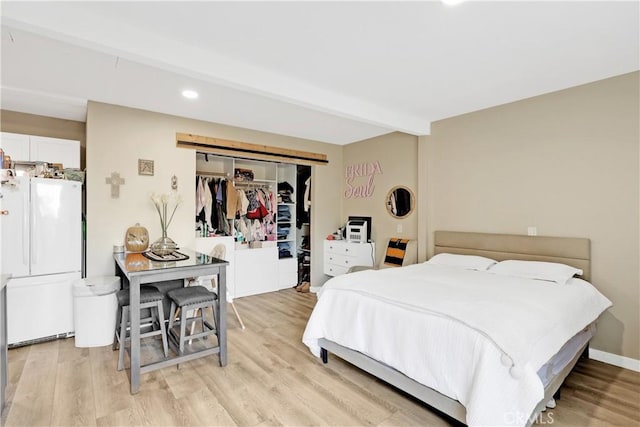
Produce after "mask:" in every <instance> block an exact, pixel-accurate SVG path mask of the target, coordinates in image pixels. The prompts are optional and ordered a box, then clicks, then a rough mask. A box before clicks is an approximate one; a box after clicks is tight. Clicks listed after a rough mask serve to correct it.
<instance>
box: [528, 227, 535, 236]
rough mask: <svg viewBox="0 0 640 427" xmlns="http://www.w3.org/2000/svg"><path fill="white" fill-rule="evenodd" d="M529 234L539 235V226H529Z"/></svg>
mask: <svg viewBox="0 0 640 427" xmlns="http://www.w3.org/2000/svg"><path fill="white" fill-rule="evenodd" d="M527 235H528V236H537V235H538V227H527Z"/></svg>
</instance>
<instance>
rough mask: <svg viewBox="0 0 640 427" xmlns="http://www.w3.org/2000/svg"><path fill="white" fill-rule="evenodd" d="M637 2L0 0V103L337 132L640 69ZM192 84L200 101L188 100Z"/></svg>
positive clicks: (328, 137)
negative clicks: (115, 109) (94, 104)
mask: <svg viewBox="0 0 640 427" xmlns="http://www.w3.org/2000/svg"><path fill="white" fill-rule="evenodd" d="M639 6H640V2H638V1H623V2H612V1H602V2H594V1H568V2H557V1H536V2H517V1H515V2H506V1H503V2H495V1H494V2H482V1H470V2H467V3H463V4H460V5H457V6H454V7H450V6H446V5H443V4H442V3H440V2H439V1H421V2H418V1H411V2H397V1H386V2H385V1H378V2H364V1H355V2H309V1H298V2H268V1H261V2H238V1H236V2H211V1H210V2H202V1H200V2H177V1H175V2H151V1H142V2H121V1H116V2H92V1H91V2H77V1H76V2H13V1H2V2H1V4H0V7H1V8H2V9H1V13H2V74H1V86H2V93H1V94H2V99H1V103H2V108H3V109H7V110H14V111H21V112H29V113H34V114H41V115H46V116H52V117H60V118H67V119H73V120H84V119H85V117H86V102H87V100H95V101H99V102H106V103H111V104H118V105H125V106H130V107H135V108H142V109H146V110H151V111H157V112H162V113H167V114H173V115H178V116H184V117H189V118H194V119H200V120H206V121H210V122H217V123H224V124H229V125H233V126H240V127H244V128H249V129H257V130H262V131H266V132H273V133H278V134H283V135H290V136H295V137H300V138H308V139H314V140H319V141H325V142H329V143H334V144H347V143H350V142H354V141H359V140H362V139H366V138H370V137H374V136H377V135H382V134H386V133H389V132H392V131H402V132H407V133H410V134H414V135H423V134H428V133H429V132H430V123H431V122H432V121H435V120H439V119H443V118H446V117H452V116H456V115H459V114H463V113H467V112H470V111H476V110H480V109H483V108H487V107H491V106H494V105H500V104H504V103H508V102H512V101H516V100H519V99H523V98H528V97H531V96H536V95H540V94H543V93H548V92H552V91H556V90H560V89H564V88H567V87H571V86H576V85H580V84H584V83H588V82H592V81H596V80H600V79H603V78H607V77H611V76H615V75H619V74H624V73H627V72H631V71H635V70H638V69H640V42H639V40H640V25H639V21H640V7H639ZM186 88H190V89H195V90H196V91H198V92H199V93H200V97H199V99H197V100H187V99H184V98H183V97H182V96H181V95H180V92H181V91H182V90H183V89H186Z"/></svg>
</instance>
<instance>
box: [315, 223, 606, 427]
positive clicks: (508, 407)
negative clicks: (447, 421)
mask: <svg viewBox="0 0 640 427" xmlns="http://www.w3.org/2000/svg"><path fill="white" fill-rule="evenodd" d="M469 234H470V233H450V232H446V234H444V237H443V235H442V234H440V236H437V243H441V242H442V241H443V240H444V241H445V243H448V244H450V243H451V237H452V236H453V237H455V238H454V239H453V240H454V241H455V240H456V238H459V237H463V239H462V240H463V241H465V242H467V241H468V237H469ZM438 237H439V239H438ZM471 237H473V239H471V240H472V241H473V244H472V246H475V248H463V249H461V248H452V247H451V246H447V245H438V247H447V248H448V249H451V250H448V251H447V252H457V253H465V254H472V255H477V254H479V253H478V252H474V251H476V250H480V251H482V255H483V256H490V257H491V258H493V259H497V260H502V259H505V258H506V259H511V258H520V259H522V258H525V259H538V260H539V259H542V260H544V261H556V262H558V261H559V259H558V258H557V256H556V255H551V256H550V255H549V250H551V253H552V254H553V253H555V252H554V251H556V250H557V248H558V247H562V246H563V244H564V243H566V241H564V240H563V239H562V238H553V239H560V244H559V243H558V241H557V240H554V241H547V242H543V243H544V244H542V247H543V248H544V249H541V248H540V247H538V246H540V240H535V239H534V240H533V241H534V242H535V243H534V244H533V247H534V249H533V250H532V251H529V250H528V249H524V250H525V252H527V251H529V252H534V253H525V254H520V253H519V252H522V251H523V249H522V247H523V246H522V240H520V239H516V241H517V247H518V251H519V252H518V253H516V252H513V251H512V249H513V248H510V247H509V250H507V251H493V250H491V248H492V247H493V246H492V245H491V244H490V245H489V246H488V247H489V250H488V249H487V245H486V242H487V241H491V240H492V239H494V238H495V235H482V236H479V235H478V234H473V235H472V236H471ZM479 237H481V238H480V240H479V241H478V242H481V243H478V242H476V241H475V239H477V238H479ZM512 237H513V236H507V237H506V238H504V236H501V237H500V238H497V240H495V241H496V242H500V243H499V245H498V246H497V247H499V248H502V247H503V245H504V242H505V241H506V242H511V243H513V242H514V240H512ZM517 237H518V238H520V237H525V240H524V241H532V239H531V238H529V237H528V236H517ZM543 239H548V238H543ZM580 240H581V242H580V243H582V244H583V243H584V242H583V241H584V240H585V239H580ZM511 243H509V245H510V244H511ZM465 244H466V243H465ZM587 245H588V240H587ZM456 246H459V244H457V243H456ZM478 246H480V249H478V248H477V247H478ZM524 246H525V247H529V246H530V245H524ZM570 246H571V245H570ZM579 246H582V245H579ZM550 247H551V249H550ZM553 248H556V249H553ZM444 251H445V250H439V249H436V252H444ZM571 251H572V252H573V249H571ZM537 252H540V253H537ZM539 256H541V257H542V258H536V257H539ZM560 258H561V259H562V261H563V262H564V263H566V264H569V265H576V266H579V268H582V269H584V270H586V272H587V274H588V267H589V264H588V257H587V260H586V261H587V262H586V264H585V262H584V259H583V258H582V257H581V258H580V261H579V262H577V263H572V262H571V261H569V262H567V259H565V257H560ZM569 259H570V258H569ZM608 306H610V301H608V300H607V299H606V298H604V297H603V296H602V295H601V294H600V293H599V292H597V291H596V290H595V288H594V287H593V286H591V285H590V284H589V283H588V282H585V281H583V280H581V279H571V280H569V281H568V282H567V283H566V284H564V285H558V284H557V283H552V282H545V281H541V280H532V279H524V278H513V277H507V276H501V275H495V274H490V273H487V272H485V271H474V270H466V269H460V268H456V267H451V266H442V265H433V264H429V263H425V264H419V265H413V266H408V267H403V268H396V269H386V270H380V271H372V270H369V271H363V272H358V273H352V274H348V275H343V276H338V277H336V278H334V279H331V280H330V281H328V282H327V283H326V284H325V285H324V286H323V288H322V290H321V292H320V293H319V300H318V303H317V305H316V307H315V309H314V311H313V313H312V315H311V317H310V319H309V323H308V325H307V328H306V330H305V334H304V337H303V341H304V343H305V344H306V345H307V346H309V348H310V350H311V351H312V352H313V353H314V354H315V355H316V356H320V355H321V353H322V352H323V350H328V351H331V352H332V353H335V354H337V355H338V356H340V357H342V358H344V359H345V360H347V361H349V362H351V363H354V364H356V365H357V366H359V367H361V368H363V369H365V370H367V371H369V372H371V373H373V374H374V375H376V376H378V377H380V378H381V379H384V380H385V381H388V382H390V383H391V384H393V385H395V386H397V387H399V388H401V389H402V390H405V391H407V392H408V393H410V394H412V395H414V396H416V397H418V398H420V399H421V400H423V401H425V402H426V403H428V404H430V405H432V406H433V407H435V408H437V409H439V410H441V411H443V412H445V413H447V414H449V415H450V416H452V417H454V418H456V419H458V420H460V421H462V422H465V423H467V424H469V425H527V424H530V423H531V422H532V421H533V418H534V417H535V414H537V413H538V411H539V410H540V409H541V408H542V407H544V404H545V402H546V401H547V400H548V399H549V398H550V397H551V396H552V395H553V393H555V392H556V390H557V389H558V388H559V386H560V384H561V382H562V380H563V379H564V377H566V375H567V374H568V372H569V370H570V369H571V368H572V367H573V365H575V363H576V361H577V359H578V356H579V355H580V353H582V352H583V351H584V349H585V348H586V347H587V345H588V340H589V339H590V338H591V336H592V335H593V323H594V321H595V320H596V319H597V318H598V316H599V315H600V314H601V313H602V311H604V310H605V309H606V308H607V307H608ZM323 356H324V358H325V359H326V353H325V354H324V355H323Z"/></svg>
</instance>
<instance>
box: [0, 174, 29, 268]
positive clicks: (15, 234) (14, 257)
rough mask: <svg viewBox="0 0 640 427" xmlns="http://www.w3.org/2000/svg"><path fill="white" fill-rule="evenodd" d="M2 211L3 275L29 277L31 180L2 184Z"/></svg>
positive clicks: (24, 178)
mask: <svg viewBox="0 0 640 427" xmlns="http://www.w3.org/2000/svg"><path fill="white" fill-rule="evenodd" d="M10 182H12V184H10ZM2 209H3V212H4V215H2V223H0V228H1V229H2V245H1V246H2V273H3V274H11V275H13V277H22V276H28V275H29V178H27V177H24V176H21V177H17V178H15V180H12V181H9V182H6V183H4V184H2Z"/></svg>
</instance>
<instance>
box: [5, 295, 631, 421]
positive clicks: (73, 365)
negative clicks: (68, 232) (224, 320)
mask: <svg viewBox="0 0 640 427" xmlns="http://www.w3.org/2000/svg"><path fill="white" fill-rule="evenodd" d="M315 301H316V296H315V295H314V294H301V293H298V292H296V291H295V290H293V289H287V290H283V291H279V292H274V293H270V294H264V295H258V296H252V297H246V298H239V299H237V300H236V306H237V308H238V310H239V311H240V313H241V315H242V317H243V320H244V322H245V324H246V326H247V329H246V330H244V331H243V330H242V329H240V327H239V325H238V323H237V321H236V319H235V317H234V316H233V314H232V313H231V312H230V313H231V314H230V315H229V317H228V319H229V321H228V324H229V332H228V337H229V341H228V342H229V364H228V365H227V366H226V367H225V368H221V367H220V366H219V363H218V357H217V356H210V357H208V358H205V359H200V360H196V361H193V362H189V363H186V364H183V365H182V366H181V368H180V369H176V368H175V367H170V368H165V369H163V370H159V371H155V372H152V373H149V374H145V375H143V376H142V385H141V388H140V392H139V393H138V394H136V395H135V396H132V395H131V394H129V380H128V371H121V372H117V371H116V363H117V352H113V351H111V347H99V348H90V349H78V348H75V347H74V340H73V338H70V339H66V340H58V341H52V342H48V343H42V344H37V345H33V346H29V347H22V348H17V349H12V350H10V351H9V385H8V388H7V392H8V399H9V406H8V408H7V409H6V410H5V411H4V413H3V414H2V424H3V425H6V426H48V425H55V426H94V425H96V426H138V425H150V426H204V425H219V426H233V425H238V426H272V425H273V426H281V425H295V426H302V425H305V426H306V425H314V426H315V425H327V426H360V425H373V426H409V425H415V426H425V425H429V426H448V425H451V424H452V423H453V422H452V421H451V420H450V419H448V418H447V417H445V416H443V415H440V414H438V413H436V412H434V411H433V410H431V409H430V408H429V407H427V406H426V405H424V404H422V403H420V402H418V401H417V400H414V399H412V398H411V397H409V396H407V395H405V394H403V393H402V392H399V391H397V390H396V389H394V388H393V387H390V386H388V385H386V384H385V383H383V382H381V381H379V380H377V379H376V378H373V377H372V376H370V375H368V374H366V373H364V372H362V371H361V370H359V369H357V368H355V367H353V366H351V365H349V364H348V363H346V362H343V361H342V360H340V359H338V358H337V357H335V356H330V360H329V364H327V365H323V364H322V363H321V361H320V360H318V359H316V358H315V357H313V356H312V355H311V353H309V351H308V349H307V347H306V346H304V344H302V342H301V338H302V333H303V331H304V327H305V325H306V321H307V319H308V317H309V314H310V313H311V310H312V309H313V306H314V304H315ZM158 344H159V343H158ZM127 363H128V361H127ZM539 423H540V424H553V425H555V426H578V425H579V426H600V425H623V426H631V425H636V426H637V425H640V373H637V372H633V371H629V370H624V369H620V368H616V367H614V366H610V365H606V364H603V363H600V362H596V361H592V360H583V361H581V362H580V363H579V364H578V366H577V367H576V369H575V370H574V372H573V373H572V374H571V375H570V376H569V377H568V379H567V381H566V383H565V386H564V387H563V389H562V398H561V399H560V400H559V401H558V406H557V407H556V408H555V409H554V410H548V411H547V412H546V413H545V414H544V415H543V416H542V417H541V418H540V419H539Z"/></svg>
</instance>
